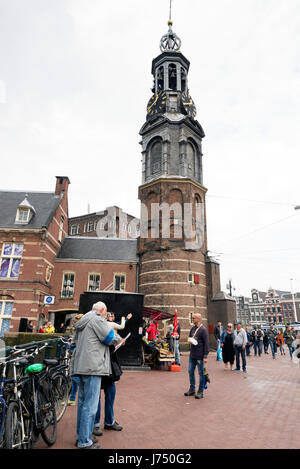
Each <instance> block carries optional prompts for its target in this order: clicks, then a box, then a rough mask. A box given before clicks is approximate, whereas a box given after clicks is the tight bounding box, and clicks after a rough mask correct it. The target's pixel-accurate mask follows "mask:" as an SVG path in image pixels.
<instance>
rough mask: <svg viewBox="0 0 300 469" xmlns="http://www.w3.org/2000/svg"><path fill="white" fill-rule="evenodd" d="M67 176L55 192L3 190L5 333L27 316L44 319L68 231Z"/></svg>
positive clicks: (0, 278)
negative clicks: (60, 251) (45, 304)
mask: <svg viewBox="0 0 300 469" xmlns="http://www.w3.org/2000/svg"><path fill="white" fill-rule="evenodd" d="M69 183H70V181H69V179H68V178H67V177H57V179H56V186H55V191H54V192H21V191H0V252H1V261H0V335H1V336H2V335H3V333H4V332H7V331H16V330H18V328H19V323H20V319H21V318H27V319H28V320H33V321H35V323H41V322H43V321H44V319H45V318H46V317H47V309H46V307H45V306H44V297H45V296H47V295H51V294H52V291H53V283H52V282H53V272H54V268H55V259H56V255H57V252H58V251H59V249H60V247H61V244H62V242H63V239H64V237H65V236H66V235H67V233H68V186H69Z"/></svg>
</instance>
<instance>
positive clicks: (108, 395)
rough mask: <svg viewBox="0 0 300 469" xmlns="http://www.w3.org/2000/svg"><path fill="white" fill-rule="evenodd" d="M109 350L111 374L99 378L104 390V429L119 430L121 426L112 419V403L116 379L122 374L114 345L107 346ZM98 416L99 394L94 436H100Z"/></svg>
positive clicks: (114, 395)
mask: <svg viewBox="0 0 300 469" xmlns="http://www.w3.org/2000/svg"><path fill="white" fill-rule="evenodd" d="M109 351H110V363H111V374H110V376H102V380H101V389H103V391H104V395H105V404H104V411H105V414H104V429H105V430H115V431H119V432H120V431H121V430H122V429H123V427H121V425H119V424H118V422H116V421H115V419H114V403H115V397H116V392H117V388H116V384H115V383H116V381H119V380H120V377H121V375H122V369H121V366H120V363H119V360H118V357H117V354H116V352H114V347H113V346H112V347H109ZM100 418H101V396H100V400H99V404H98V409H97V413H96V417H95V424H94V430H93V434H94V435H96V436H101V435H102V432H101V430H100Z"/></svg>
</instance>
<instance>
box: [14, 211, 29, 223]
mask: <svg viewBox="0 0 300 469" xmlns="http://www.w3.org/2000/svg"><path fill="white" fill-rule="evenodd" d="M21 213H22V214H26V218H25V217H23V216H21ZM29 217H30V208H26V207H19V208H18V210H17V215H16V222H17V223H24V224H25V223H28V222H29Z"/></svg>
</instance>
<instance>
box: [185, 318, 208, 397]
mask: <svg viewBox="0 0 300 469" xmlns="http://www.w3.org/2000/svg"><path fill="white" fill-rule="evenodd" d="M193 323H194V326H193V327H192V329H191V330H190V334H189V338H188V342H189V343H190V344H191V350H190V359H189V378H190V389H189V390H188V391H187V392H185V393H184V395H185V396H195V399H202V398H203V389H204V364H205V363H207V356H208V354H209V340H208V333H207V330H206V328H205V327H204V326H203V324H202V318H201V314H199V313H194V314H193ZM196 366H197V367H198V372H199V388H198V392H197V393H195V390H196V382H195V368H196Z"/></svg>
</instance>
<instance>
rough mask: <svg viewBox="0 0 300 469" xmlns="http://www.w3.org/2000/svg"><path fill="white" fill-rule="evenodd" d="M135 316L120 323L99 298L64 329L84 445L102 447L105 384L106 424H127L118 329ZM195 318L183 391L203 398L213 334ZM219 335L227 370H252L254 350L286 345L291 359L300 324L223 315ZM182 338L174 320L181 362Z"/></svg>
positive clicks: (150, 330) (172, 336)
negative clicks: (264, 324) (120, 396)
mask: <svg viewBox="0 0 300 469" xmlns="http://www.w3.org/2000/svg"><path fill="white" fill-rule="evenodd" d="M131 317H132V315H131V314H128V315H127V316H126V318H125V316H124V317H122V319H121V322H120V323H117V322H115V317H114V314H113V313H109V312H107V308H106V305H105V304H104V303H102V302H98V303H96V304H94V305H93V307H92V310H91V311H90V312H88V313H87V314H85V315H82V314H77V315H76V316H75V317H74V318H73V321H72V322H71V324H70V326H69V329H68V330H66V329H64V330H61V332H68V333H69V334H70V335H72V336H73V338H72V348H73V353H72V359H71V364H70V374H71V381H72V389H71V394H70V398H69V402H68V403H69V405H75V404H76V395H77V393H78V398H77V406H78V407H77V426H76V433H77V439H76V443H75V444H76V446H77V447H78V448H79V449H100V448H101V446H99V445H97V443H98V438H97V437H99V436H101V435H102V431H101V430H100V417H101V389H103V391H104V396H105V403H104V409H105V415H104V429H105V430H115V431H121V430H122V429H123V427H122V426H121V425H119V423H118V422H117V421H116V420H115V418H114V401H115V396H116V382H117V381H118V380H119V379H120V377H121V374H122V370H121V367H120V365H119V362H118V357H117V354H116V353H115V346H121V345H124V344H125V340H124V339H123V338H121V337H120V336H119V335H118V331H119V330H121V329H124V327H125V325H126V322H127V321H129V320H130V319H131ZM176 319H177V318H176ZM192 321H193V327H192V328H191V329H190V332H189V337H188V343H189V344H190V353H189V364H188V375H189V389H188V391H187V392H185V393H184V396H194V398H195V399H203V397H204V389H206V387H207V386H206V382H209V376H208V373H207V370H206V363H207V359H208V354H209V350H210V344H209V335H208V331H207V329H206V327H205V326H204V325H203V324H202V317H201V314H199V313H194V314H193V317H192ZM62 326H63V325H62ZM144 329H145V331H144V332H145V334H146V336H147V339H148V340H150V341H151V340H157V335H158V329H157V325H156V324H155V321H153V320H152V321H151V320H150V322H149V323H148V324H147V326H145V328H144ZM41 332H47V333H53V332H55V330H54V327H53V325H52V324H51V322H48V323H47V324H45V326H44V328H43V331H41ZM214 335H215V339H216V341H217V355H216V359H217V360H218V361H223V363H224V366H225V370H227V369H229V367H230V369H231V370H234V371H241V367H242V371H243V372H244V373H247V357H249V356H251V354H252V352H253V355H254V356H257V357H261V356H262V355H263V354H266V355H267V354H269V352H270V353H271V355H272V357H273V359H275V358H276V355H277V353H278V351H279V353H280V354H281V355H285V354H286V347H287V349H288V351H289V356H290V358H291V359H292V358H293V353H294V350H295V349H294V346H293V343H294V341H295V339H296V336H297V334H296V331H295V329H294V328H293V327H291V326H290V325H287V326H286V328H285V330H283V328H276V327H275V326H274V324H270V326H269V327H268V328H267V329H264V330H263V329H262V328H261V327H260V326H254V327H253V329H250V327H246V328H245V329H244V328H243V327H242V324H241V322H237V323H235V324H232V323H228V324H227V326H226V327H225V328H224V327H223V324H222V322H221V321H219V322H218V324H217V325H216V327H215V329H214ZM179 338H180V323H179V322H177V321H176V327H175V330H174V326H173V325H172V324H171V325H170V326H169V328H168V332H167V335H166V340H167V342H168V345H169V349H170V351H172V352H174V355H175V360H176V363H177V364H180V351H179ZM298 338H299V336H298ZM234 363H235V365H234ZM234 366H235V367H234ZM196 370H197V372H198V375H199V383H198V386H197V385H196V377H195V372H196Z"/></svg>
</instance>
